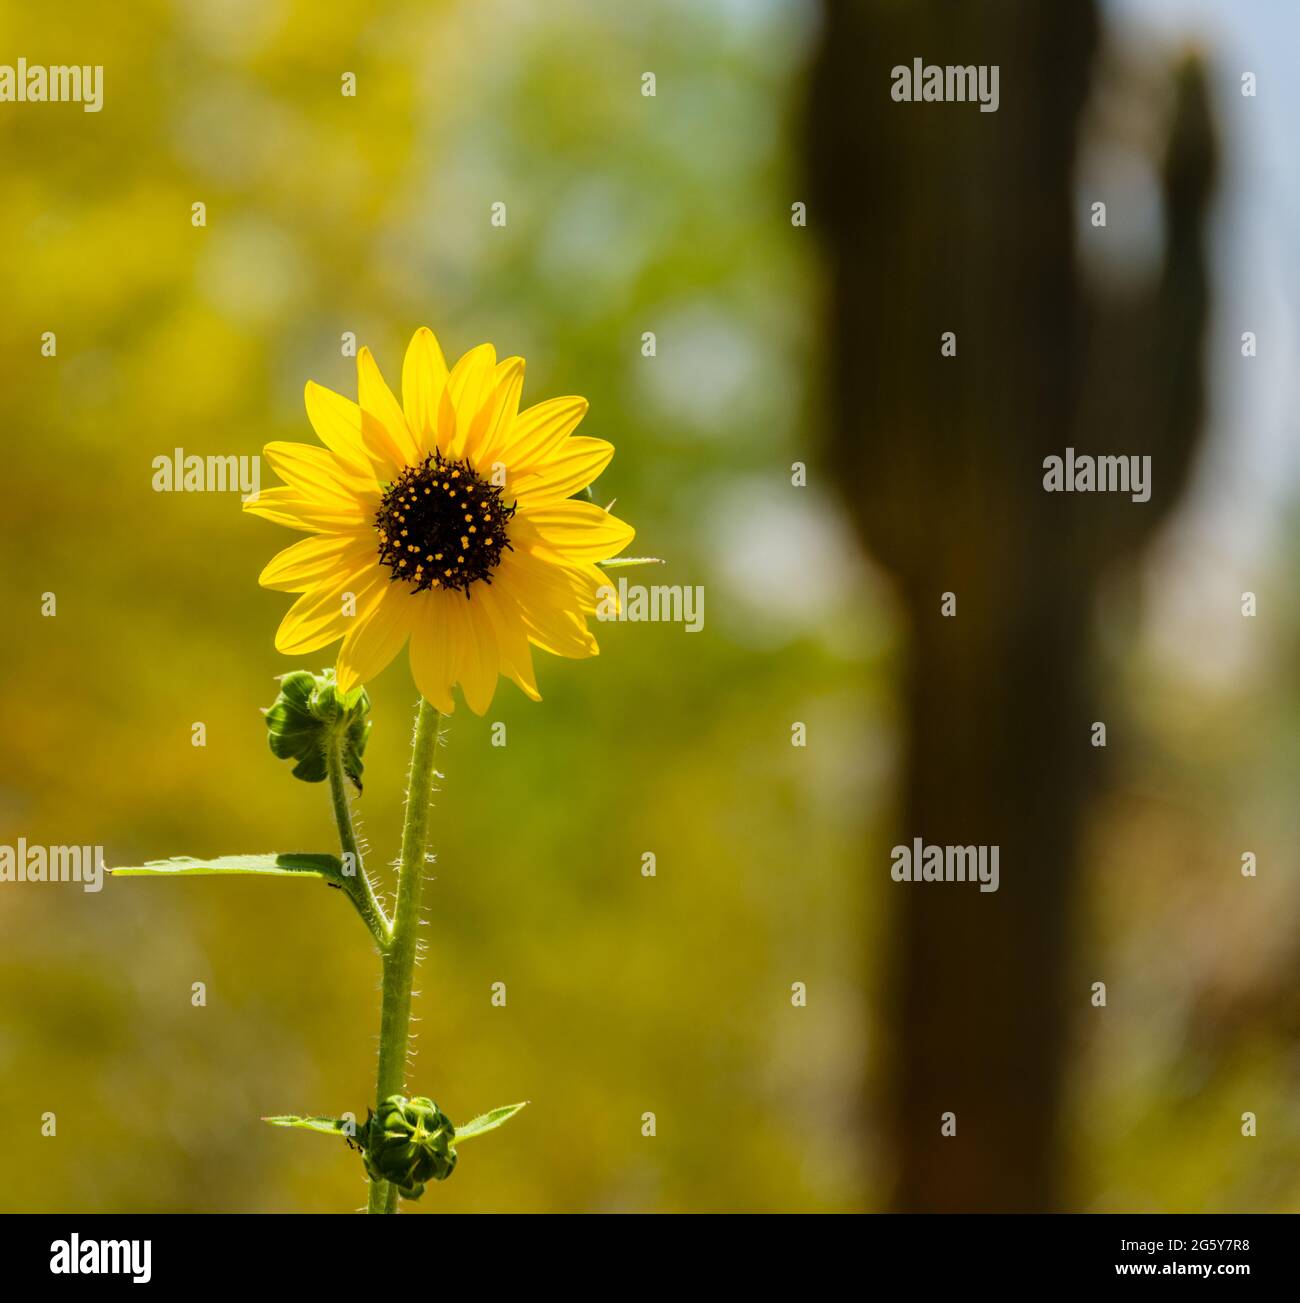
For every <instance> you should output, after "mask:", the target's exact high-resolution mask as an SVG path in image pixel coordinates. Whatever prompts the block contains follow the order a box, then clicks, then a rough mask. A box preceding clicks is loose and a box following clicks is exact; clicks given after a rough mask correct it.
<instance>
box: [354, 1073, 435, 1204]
mask: <svg viewBox="0 0 1300 1303" xmlns="http://www.w3.org/2000/svg"><path fill="white" fill-rule="evenodd" d="M359 1139H361V1141H362V1148H363V1150H364V1153H365V1164H366V1172H367V1173H368V1175H369V1176H370V1179H371V1180H372V1181H391V1182H392V1183H393V1184H394V1185H395V1186H397V1189H398V1192H399V1193H400V1194H401V1195H402V1196H403V1198H406V1199H418V1198H419V1197H420V1196H421V1195H422V1194H423V1193H424V1185H425V1182H426V1181H445V1180H446V1179H447V1178H448V1177H449V1176H450V1175H451V1174H452V1172H453V1171H454V1170H455V1168H456V1151H455V1150H454V1149H453V1148H452V1145H453V1144H454V1143H455V1139H456V1128H455V1127H454V1126H452V1124H451V1119H450V1118H449V1117H447V1115H446V1114H445V1113H442V1112H441V1111H440V1110H439V1108H438V1106H437V1104H435V1103H434V1102H433V1100H431V1099H426V1098H425V1097H424V1096H423V1095H417V1096H415V1098H413V1099H407V1098H406V1097H405V1096H404V1095H390V1096H389V1097H388V1098H387V1099H386V1100H384V1102H383V1103H382V1104H381V1105H380V1106H379V1112H377V1113H375V1112H372V1113H371V1114H370V1117H369V1118H368V1119H367V1120H366V1125H365V1128H364V1129H363V1131H362V1132H361V1134H360V1136H359Z"/></svg>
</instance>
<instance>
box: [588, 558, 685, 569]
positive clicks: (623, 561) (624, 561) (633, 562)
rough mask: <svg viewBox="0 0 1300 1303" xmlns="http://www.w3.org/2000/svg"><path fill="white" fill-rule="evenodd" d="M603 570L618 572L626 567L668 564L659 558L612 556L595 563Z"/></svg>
mask: <svg viewBox="0 0 1300 1303" xmlns="http://www.w3.org/2000/svg"><path fill="white" fill-rule="evenodd" d="M596 564H597V565H598V566H601V567H602V568H604V569H605V570H619V569H623V568H625V567H628V566H662V565H667V564H668V563H667V562H666V561H665V560H664V559H663V557H661V556H614V557H610V558H609V560H608V561H597V562H596Z"/></svg>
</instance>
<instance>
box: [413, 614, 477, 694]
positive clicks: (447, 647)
mask: <svg viewBox="0 0 1300 1303" xmlns="http://www.w3.org/2000/svg"><path fill="white" fill-rule="evenodd" d="M413 600H415V601H416V602H417V603H418V606H417V608H416V612H415V618H414V621H413V624H412V628H411V673H412V674H414V675H415V685H416V687H418V688H419V689H420V694H421V695H422V696H423V697H424V699H425V700H426V701H428V702H429V704H430V705H431V706H434V707H436V708H437V709H438V710H440V711H442V713H443V714H444V715H450V714H451V713H452V711H453V710H455V708H456V702H455V699H454V698H453V696H452V693H451V687H452V684H453V683H454V682H455V670H454V668H453V667H454V666H455V665H456V663H457V661H458V660H459V658H460V647H459V630H460V622H459V620H457V621H455V622H454V623H453V620H452V616H451V611H452V604H453V603H456V602H464V600H465V599H464V598H463V597H462V596H461V594H460V593H445V592H432V593H421V594H420V595H419V597H418V598H415V599H413Z"/></svg>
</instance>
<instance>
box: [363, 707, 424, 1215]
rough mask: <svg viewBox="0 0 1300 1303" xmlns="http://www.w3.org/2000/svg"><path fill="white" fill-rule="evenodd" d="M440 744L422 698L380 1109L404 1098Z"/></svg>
mask: <svg viewBox="0 0 1300 1303" xmlns="http://www.w3.org/2000/svg"><path fill="white" fill-rule="evenodd" d="M437 742H438V712H437V711H436V710H435V709H434V708H433V707H432V706H431V705H429V703H428V702H427V701H425V700H424V699H423V698H421V699H420V709H419V713H418V714H417V715H416V717H415V740H414V742H413V744H412V747H411V774H410V781H409V783H408V785H407V791H406V822H405V824H404V825H403V827H402V859H401V865H400V867H399V869H398V879H397V905H396V908H395V910H394V913H393V924H392V941H391V942H390V944H389V946H388V948H387V949H386V950H385V951H384V1001H383V1010H382V1013H381V1015H380V1024H379V1082H378V1089H377V1091H376V1103H382V1102H383V1101H384V1100H385V1099H387V1098H388V1097H389V1096H390V1095H400V1094H404V1093H405V1091H404V1087H405V1084H406V1051H407V1046H408V1044H409V1043H410V1036H411V978H412V976H413V974H414V972H415V950H416V936H417V933H418V931H419V927H420V895H421V891H422V889H423V887H424V857H425V854H426V851H427V848H428V840H429V802H430V799H431V797H432V794H433V779H434V767H433V760H434V752H435V749H436V747H437ZM367 1211H368V1212H372V1213H381V1212H383V1213H391V1212H396V1211H397V1187H396V1186H393V1185H391V1184H389V1183H388V1182H385V1181H372V1182H371V1184H370V1200H369V1206H368V1208H367Z"/></svg>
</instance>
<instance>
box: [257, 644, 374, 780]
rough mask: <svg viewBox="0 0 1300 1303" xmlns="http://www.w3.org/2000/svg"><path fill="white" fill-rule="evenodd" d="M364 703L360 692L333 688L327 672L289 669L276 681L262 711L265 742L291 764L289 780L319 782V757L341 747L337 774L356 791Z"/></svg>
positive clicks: (322, 773) (365, 723) (322, 771)
mask: <svg viewBox="0 0 1300 1303" xmlns="http://www.w3.org/2000/svg"><path fill="white" fill-rule="evenodd" d="M369 713H370V698H369V697H368V696H367V695H366V690H365V688H364V687H361V686H357V687H355V688H353V689H352V691H351V692H348V693H343V692H340V691H339V689H338V684H337V683H336V682H335V680H334V671H333V670H332V669H327V670H322V671H321V673H320V674H312V673H311V672H310V671H309V670H294V671H293V672H292V673H291V674H286V675H284V676H283V677H282V678H281V679H280V695H279V696H278V697H276V699H275V704H274V705H273V706H272V707H271V708H270V710H268V711H267V712H266V727H267V740H268V741H269V742H270V744H271V751H272V753H273V754H274V755H276V756H278V757H279V758H280V759H281V760H296V761H297V762H298V763H297V764H296V765H295V766H294V770H293V776H294V777H295V778H301V779H302V780H303V782H304V783H319V782H323V781H324V779H325V777H326V773H327V771H326V768H325V756H326V752H327V748H328V747H330V746H331V745H340V744H341V746H342V752H343V772H344V773H345V774H347V776H348V777H349V778H350V779H351V780H352V781H353V782H354V783H355V784H356V786H357V790H358V791H359V790H360V789H361V771H362V768H363V766H362V762H361V756H362V753H363V752H364V751H365V749H366V739H367V737H369V735H370V721H369V720H367V719H366V716H367V715H368V714H369Z"/></svg>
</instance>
